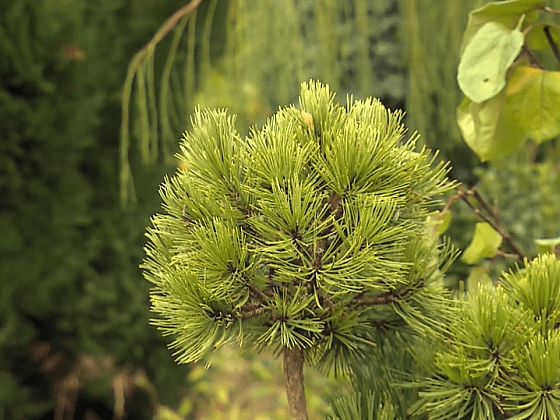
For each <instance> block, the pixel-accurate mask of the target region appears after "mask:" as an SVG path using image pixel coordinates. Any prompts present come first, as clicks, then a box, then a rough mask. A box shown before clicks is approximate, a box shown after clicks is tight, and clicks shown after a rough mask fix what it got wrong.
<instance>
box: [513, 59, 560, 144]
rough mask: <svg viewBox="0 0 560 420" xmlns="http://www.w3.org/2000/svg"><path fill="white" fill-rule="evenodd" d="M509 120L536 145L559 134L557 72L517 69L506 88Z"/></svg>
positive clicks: (559, 78) (559, 104) (530, 68)
mask: <svg viewBox="0 0 560 420" xmlns="http://www.w3.org/2000/svg"><path fill="white" fill-rule="evenodd" d="M506 96H507V112H508V116H509V119H510V120H511V121H513V122H514V124H515V125H516V126H517V127H518V128H519V129H520V130H521V131H523V132H524V133H525V134H526V135H527V136H528V137H530V138H532V139H533V140H534V141H535V142H537V143H542V142H543V141H545V140H551V139H553V138H555V137H557V136H558V135H560V72H557V71H546V70H541V69H536V68H533V67H525V66H523V67H518V68H516V69H515V71H514V72H513V74H512V75H511V77H510V79H509V81H508V84H507V88H506Z"/></svg>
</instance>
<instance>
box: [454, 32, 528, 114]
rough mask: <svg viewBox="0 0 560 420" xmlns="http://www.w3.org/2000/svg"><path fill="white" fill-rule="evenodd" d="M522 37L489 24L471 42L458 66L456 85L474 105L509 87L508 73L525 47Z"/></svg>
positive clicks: (518, 33) (520, 34)
mask: <svg viewBox="0 0 560 420" xmlns="http://www.w3.org/2000/svg"><path fill="white" fill-rule="evenodd" d="M523 39H524V37H523V33H522V32H521V31H520V30H519V29H517V28H516V29H514V30H510V29H509V28H508V27H507V26H504V25H502V24H500V23H496V22H488V23H486V24H485V25H484V26H483V27H482V28H480V30H479V31H478V32H477V33H476V35H475V36H474V37H473V38H472V39H471V41H470V42H469V44H468V45H467V47H466V48H465V51H464V52H463V54H462V56H461V61H460V62H459V70H458V73H457V81H458V82H459V87H460V88H461V90H462V91H463V93H464V94H465V95H466V96H468V97H469V98H470V99H471V100H472V101H473V102H477V103H480V102H484V101H485V100H487V99H490V98H492V97H493V96H496V95H497V94H498V93H499V92H500V91H501V90H502V89H503V88H504V86H505V85H506V72H507V70H508V68H509V67H510V66H511V65H512V63H513V61H514V60H515V57H517V55H518V54H519V51H520V50H521V47H522V46H523Z"/></svg>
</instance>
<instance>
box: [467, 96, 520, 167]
mask: <svg viewBox="0 0 560 420" xmlns="http://www.w3.org/2000/svg"><path fill="white" fill-rule="evenodd" d="M505 107H506V100H505V91H502V92H500V94H498V95H496V96H494V97H493V98H491V99H489V100H487V101H485V102H482V103H480V104H477V103H474V102H472V101H471V100H470V99H469V98H464V99H463V101H462V102H461V104H460V105H459V107H458V108H457V123H458V124H459V128H460V129H461V133H462V134H463V138H464V139H465V142H466V143H467V145H468V146H469V147H470V148H471V149H472V150H473V151H474V152H475V153H476V154H477V155H478V157H479V158H480V160H482V161H487V160H493V159H497V158H499V157H502V156H506V155H508V154H509V153H511V152H512V151H514V150H515V149H516V148H518V147H519V146H520V145H521V143H522V142H523V141H524V140H525V139H526V136H525V135H524V133H523V132H521V131H520V130H519V129H518V128H517V127H516V126H515V125H513V124H512V123H511V122H510V121H509V119H508V117H507V113H506V112H505Z"/></svg>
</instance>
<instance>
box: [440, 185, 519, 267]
mask: <svg viewBox="0 0 560 420" xmlns="http://www.w3.org/2000/svg"><path fill="white" fill-rule="evenodd" d="M457 192H458V193H457V194H456V195H454V196H453V197H451V198H450V199H449V200H448V201H447V203H446V205H445V208H444V210H446V209H449V207H450V206H451V204H452V203H453V202H454V201H456V200H462V201H464V202H465V203H466V204H467V205H468V206H469V207H470V208H471V210H472V211H473V213H474V214H475V215H477V216H478V217H480V218H481V219H482V220H484V221H485V222H486V223H488V224H489V225H490V226H491V227H492V229H494V230H495V231H496V232H498V233H499V234H500V236H501V237H502V238H503V240H504V242H505V243H506V244H507V245H508V246H509V247H510V248H511V250H512V251H513V252H514V254H507V253H504V252H501V255H500V256H503V257H506V258H520V259H524V258H525V257H526V255H525V253H524V252H523V251H522V250H521V248H519V246H517V244H516V243H515V241H514V240H513V238H512V237H511V235H510V234H509V233H508V232H507V230H506V228H505V227H504V225H503V223H502V220H501V219H500V214H499V210H498V205H497V203H496V202H494V205H493V206H490V204H488V203H487V202H486V201H485V200H484V198H482V196H481V195H480V193H479V192H478V191H477V190H476V188H475V187H472V188H471V189H469V190H465V189H463V188H460V187H459V188H458V189H457ZM469 197H473V198H474V199H475V200H476V201H477V202H478V204H479V205H480V206H481V207H482V209H483V210H484V211H485V212H486V213H488V214H489V216H487V215H486V214H485V213H483V212H481V211H480V209H479V208H478V207H477V206H475V205H474V204H473V203H472V202H471V201H469Z"/></svg>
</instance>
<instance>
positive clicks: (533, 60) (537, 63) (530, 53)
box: [523, 43, 544, 70]
mask: <svg viewBox="0 0 560 420" xmlns="http://www.w3.org/2000/svg"><path fill="white" fill-rule="evenodd" d="M523 52H524V53H525V54H526V55H527V56H528V57H529V61H530V62H531V64H533V65H535V66H537V67H538V68H539V69H541V70H544V67H543V65H542V64H541V63H540V61H539V59H538V58H537V57H535V54H533V51H531V50H530V49H529V47H528V46H527V43H523Z"/></svg>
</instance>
